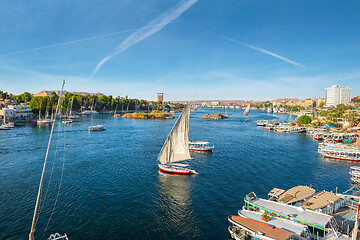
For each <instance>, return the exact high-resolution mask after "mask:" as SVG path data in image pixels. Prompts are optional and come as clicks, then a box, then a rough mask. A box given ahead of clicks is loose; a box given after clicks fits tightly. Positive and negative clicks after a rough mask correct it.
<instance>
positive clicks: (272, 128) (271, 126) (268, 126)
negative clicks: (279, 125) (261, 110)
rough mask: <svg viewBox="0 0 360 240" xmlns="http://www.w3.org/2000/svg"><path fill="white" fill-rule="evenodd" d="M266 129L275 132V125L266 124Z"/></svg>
mask: <svg viewBox="0 0 360 240" xmlns="http://www.w3.org/2000/svg"><path fill="white" fill-rule="evenodd" d="M265 129H266V130H269V131H271V130H274V124H272V123H268V124H266V126H265Z"/></svg>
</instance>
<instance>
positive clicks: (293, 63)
mask: <svg viewBox="0 0 360 240" xmlns="http://www.w3.org/2000/svg"><path fill="white" fill-rule="evenodd" d="M221 38H223V39H225V40H228V41H230V42H234V43H237V44H240V45H243V46H245V47H248V48H252V49H254V50H257V51H259V52H262V53H265V54H269V55H271V56H273V57H276V58H278V59H281V60H283V61H285V62H287V63H290V64H292V65H295V66H298V67H304V65H302V64H300V63H297V62H295V61H292V60H290V59H288V58H285V57H283V56H280V55H278V54H276V53H273V52H270V51H268V50H265V49H262V48H259V47H256V46H253V45H250V44H247V43H243V42H240V41H237V40H235V39H232V38H228V37H223V36H221Z"/></svg>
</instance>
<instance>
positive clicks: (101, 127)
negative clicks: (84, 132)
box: [89, 124, 106, 131]
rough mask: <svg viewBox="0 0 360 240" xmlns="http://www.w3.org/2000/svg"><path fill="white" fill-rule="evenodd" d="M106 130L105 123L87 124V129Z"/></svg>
mask: <svg viewBox="0 0 360 240" xmlns="http://www.w3.org/2000/svg"><path fill="white" fill-rule="evenodd" d="M104 130H106V126H105V125H102V124H100V125H96V126H89V131H104Z"/></svg>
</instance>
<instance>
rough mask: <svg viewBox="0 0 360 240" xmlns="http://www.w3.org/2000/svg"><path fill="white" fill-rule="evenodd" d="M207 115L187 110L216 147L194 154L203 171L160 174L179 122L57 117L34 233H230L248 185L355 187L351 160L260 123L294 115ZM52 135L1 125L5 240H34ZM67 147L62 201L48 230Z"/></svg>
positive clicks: (193, 132)
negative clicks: (322, 153)
mask: <svg viewBox="0 0 360 240" xmlns="http://www.w3.org/2000/svg"><path fill="white" fill-rule="evenodd" d="M219 111H220V113H223V110H219ZM209 112H215V110H210V109H199V110H198V111H195V112H191V117H190V139H191V140H196V141H202V140H205V141H210V142H212V143H214V145H215V150H214V152H213V153H209V154H206V153H205V154H204V153H192V157H193V158H194V160H192V161H191V162H190V163H191V166H192V167H193V168H194V169H196V170H197V171H198V172H199V173H200V175H197V176H172V175H164V174H160V173H159V172H158V167H157V162H156V158H157V155H158V153H159V151H160V149H161V147H162V144H163V142H164V141H165V138H166V135H167V134H168V133H169V131H170V129H171V128H172V126H173V124H174V123H175V119H173V120H162V121H159V120H158V121H156V120H131V119H123V118H117V119H114V118H113V117H112V116H107V115H103V116H101V115H99V116H96V117H94V118H85V119H83V120H82V121H80V122H77V123H73V124H72V125H68V126H65V125H63V124H61V123H59V124H57V125H56V128H55V131H54V138H53V142H52V145H51V151H50V154H49V162H48V167H47V171H46V177H45V181H44V195H45V192H46V189H47V186H48V181H49V178H50V177H49V176H50V175H51V169H52V165H53V160H54V157H55V159H56V161H55V164H54V170H53V175H52V178H51V184H50V185H49V190H48V193H47V195H46V202H45V204H44V205H43V208H42V213H41V215H40V218H39V221H38V223H37V230H36V239H47V237H48V236H49V234H50V233H54V232H61V233H63V232H65V233H67V235H68V236H69V238H70V240H75V239H76V240H81V239H227V238H228V236H229V234H228V232H227V226H228V222H227V216H228V215H231V214H236V213H237V210H239V209H240V208H241V207H242V206H243V204H244V202H243V198H244V196H245V194H247V193H248V192H251V191H254V192H256V194H257V195H258V196H260V197H266V196H267V193H268V192H269V191H270V190H271V189H272V188H274V187H278V188H283V189H287V188H291V187H293V186H296V185H312V186H313V187H314V188H316V189H317V190H323V189H325V190H329V191H331V190H335V187H338V191H344V190H346V189H348V188H349V186H350V182H349V176H348V171H349V167H350V166H351V165H353V164H354V163H349V162H343V161H334V160H326V159H324V158H322V157H319V156H318V154H317V143H316V142H314V141H313V140H312V138H311V137H309V136H307V135H305V134H288V133H276V132H270V131H266V130H265V129H264V128H260V127H256V121H257V120H259V119H277V120H284V119H288V115H283V114H268V113H264V112H262V111H251V112H250V114H249V117H248V118H245V117H244V116H243V110H236V111H232V110H230V111H228V115H229V117H230V118H229V119H224V120H219V121H212V120H204V119H201V116H202V115H204V114H205V113H209ZM176 116H178V114H177V115H176ZM98 123H102V124H106V126H107V130H106V131H104V132H91V133H89V132H88V130H87V129H88V126H89V125H90V124H92V125H94V124H98ZM59 130H60V131H59ZM49 133H50V129H49V128H37V127H36V126H30V125H29V126H26V127H22V128H16V129H13V130H11V131H2V132H0V239H26V238H27V237H28V232H29V230H30V225H31V220H32V214H33V208H34V204H35V199H36V194H37V188H38V184H39V179H40V174H41V169H42V165H43V161H44V157H45V152H46V145H47V142H48V138H49ZM64 137H65V138H64ZM64 139H65V151H64V148H63V146H64ZM55 150H57V151H55ZM55 152H56V156H54V153H55ZM64 152H65V162H64V174H63V181H62V185H61V189H60V195H59V199H58V201H57V205H56V208H55V211H54V214H53V217H52V219H51V221H50V224H49V226H48V229H47V231H46V232H45V234H44V235H43V232H44V229H45V227H46V225H47V222H48V220H49V217H50V213H51V211H52V208H53V204H54V201H55V199H56V194H57V191H58V184H59V182H60V177H61V169H62V160H63V153H64ZM44 195H43V196H44Z"/></svg>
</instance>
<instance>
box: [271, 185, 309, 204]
mask: <svg viewBox="0 0 360 240" xmlns="http://www.w3.org/2000/svg"><path fill="white" fill-rule="evenodd" d="M272 191H273V190H272ZM315 192H316V191H315V189H313V188H310V187H308V186H296V187H293V188H290V189H289V190H287V191H284V192H283V193H281V194H280V195H278V196H277V197H276V198H273V199H272V200H275V201H277V202H280V203H285V204H289V205H294V206H300V204H301V203H302V202H304V201H305V200H306V199H308V198H309V197H311V196H312V195H313V194H314V193H315ZM268 195H269V194H268Z"/></svg>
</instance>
